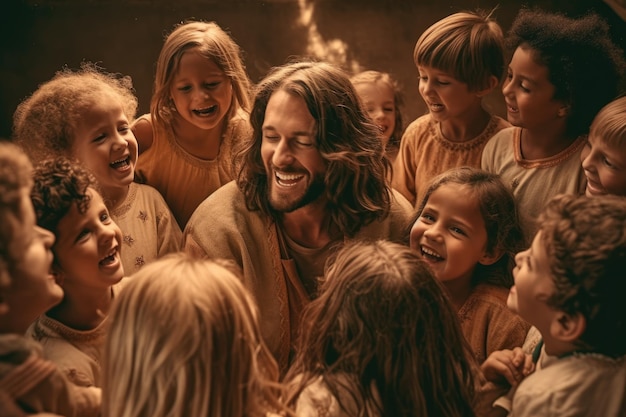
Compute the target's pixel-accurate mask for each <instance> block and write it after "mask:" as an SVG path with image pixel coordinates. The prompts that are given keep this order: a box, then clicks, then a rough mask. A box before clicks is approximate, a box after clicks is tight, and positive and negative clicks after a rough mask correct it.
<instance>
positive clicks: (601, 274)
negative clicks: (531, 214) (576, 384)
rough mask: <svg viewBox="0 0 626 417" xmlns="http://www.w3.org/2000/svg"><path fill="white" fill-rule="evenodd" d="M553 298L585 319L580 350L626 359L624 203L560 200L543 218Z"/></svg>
mask: <svg viewBox="0 0 626 417" xmlns="http://www.w3.org/2000/svg"><path fill="white" fill-rule="evenodd" d="M539 224H540V227H539V232H540V233H541V238H542V239H543V242H544V243H545V245H546V250H547V254H548V259H549V262H550V269H551V272H552V278H553V281H554V284H555V292H554V294H553V295H552V296H551V297H550V298H548V300H547V302H548V304H549V305H551V306H552V307H553V308H555V309H558V310H561V311H564V312H565V313H567V314H569V315H576V314H582V315H583V316H584V318H585V319H586V327H585V330H584V332H583V334H582V335H581V337H580V338H579V340H578V344H579V347H580V349H581V350H584V351H591V352H595V353H600V354H604V355H607V356H611V357H620V356H623V355H625V354H626V321H625V318H626V303H625V302H624V294H626V279H624V277H625V276H624V271H625V270H626V269H625V267H626V198H624V197H616V196H601V197H596V198H589V197H585V196H580V197H577V196H573V195H560V196H557V197H555V198H554V199H553V200H551V201H550V202H549V203H548V205H547V206H546V208H545V210H544V211H543V213H542V214H541V215H540V217H539Z"/></svg>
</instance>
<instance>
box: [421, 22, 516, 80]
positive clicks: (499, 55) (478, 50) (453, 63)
mask: <svg viewBox="0 0 626 417" xmlns="http://www.w3.org/2000/svg"><path fill="white" fill-rule="evenodd" d="M492 13H493V11H492V12H491V13H488V14H487V13H485V12H484V11H480V10H479V11H476V12H459V13H454V14H452V15H450V16H448V17H445V18H443V19H441V20H439V21H438V22H436V23H435V24H433V25H432V26H430V27H429V28H428V29H426V30H425V31H424V33H422V35H421V36H420V37H419V39H418V40H417V43H416V44H415V50H414V51H413V59H414V61H415V64H416V65H417V66H428V67H432V68H436V69H438V70H441V71H445V72H447V73H449V74H451V75H453V76H454V78H456V79H457V80H459V81H461V82H463V83H465V84H467V85H468V87H469V89H470V90H471V91H479V90H484V89H486V88H489V86H490V82H489V79H490V77H492V76H494V77H496V78H497V79H498V80H502V77H503V75H504V69H505V68H506V61H505V58H504V55H505V52H504V51H505V49H504V34H503V32H502V28H501V27H500V25H498V23H497V22H496V21H494V20H493V19H492V18H491V15H492Z"/></svg>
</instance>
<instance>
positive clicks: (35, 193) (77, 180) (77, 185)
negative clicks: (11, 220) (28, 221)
mask: <svg viewBox="0 0 626 417" xmlns="http://www.w3.org/2000/svg"><path fill="white" fill-rule="evenodd" d="M33 180H34V186H33V190H32V192H31V200H32V202H33V206H34V207H35V213H36V215H37V224H38V225H39V226H41V227H43V228H44V229H47V230H49V231H51V232H52V233H54V234H55V236H56V234H57V226H58V224H59V221H60V220H61V219H62V218H63V217H65V215H66V214H67V213H68V212H69V211H70V209H71V208H72V206H73V205H74V204H76V206H77V208H78V211H79V212H80V213H85V211H86V210H87V209H88V208H89V201H90V200H91V198H90V197H89V195H88V194H87V189H88V188H92V189H95V190H98V188H99V187H98V185H97V183H96V180H95V178H94V177H93V176H92V175H91V173H89V171H87V170H86V169H84V168H83V167H82V166H81V165H80V164H79V163H78V162H76V161H72V160H70V159H68V158H66V157H64V156H59V157H56V158H51V159H46V160H44V161H42V162H40V163H39V164H38V165H36V166H35V169H34V171H33Z"/></svg>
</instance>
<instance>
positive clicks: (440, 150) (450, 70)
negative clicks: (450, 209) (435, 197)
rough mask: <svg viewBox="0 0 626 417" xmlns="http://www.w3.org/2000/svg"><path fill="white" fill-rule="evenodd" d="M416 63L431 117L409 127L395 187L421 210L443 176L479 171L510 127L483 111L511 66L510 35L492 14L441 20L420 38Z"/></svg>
mask: <svg viewBox="0 0 626 417" xmlns="http://www.w3.org/2000/svg"><path fill="white" fill-rule="evenodd" d="M413 58H414V60H415V64H416V65H417V69H418V71H419V77H420V81H419V91H420V94H421V96H422V98H423V99H424V101H425V102H426V105H427V107H428V109H429V113H428V114H427V115H424V116H422V117H419V118H418V119H417V120H415V121H414V122H412V123H411V124H410V125H409V126H408V127H407V128H406V131H405V132H404V136H403V137H402V141H401V143H400V151H399V153H398V157H397V159H396V161H395V164H394V167H393V172H394V174H393V182H392V185H393V186H394V188H396V189H397V190H398V191H400V192H401V193H402V194H404V196H405V197H406V198H407V199H408V200H409V201H410V202H411V203H412V204H413V205H414V206H417V205H419V203H420V202H421V201H422V198H423V196H424V193H425V191H426V187H427V186H428V183H429V181H430V180H431V179H432V178H433V177H435V176H436V175H437V174H440V173H442V172H444V171H446V170H448V169H449V168H454V167H457V166H463V165H468V166H473V167H479V166H480V157H481V154H482V150H483V148H484V147H485V144H486V143H487V141H488V140H489V139H491V137H492V136H493V135H495V134H496V133H497V132H499V131H500V130H502V129H504V128H505V127H508V126H509V124H508V123H507V122H506V121H505V120H503V119H501V118H500V117H497V116H494V115H491V114H489V112H487V111H486V110H485V109H484V108H483V106H482V100H483V97H485V96H486V95H487V94H489V93H490V92H491V91H492V90H493V89H494V88H495V87H496V86H497V85H498V84H499V83H500V80H501V79H502V75H503V73H504V67H505V61H504V36H503V34H502V30H501V28H500V26H499V25H498V24H497V23H496V22H495V21H494V20H492V19H491V15H486V14H484V13H482V12H477V13H465V12H463V13H455V14H453V15H450V16H448V17H446V18H444V19H442V20H440V21H438V22H437V23H435V24H434V25H432V26H431V27H430V28H428V29H427V30H426V31H425V32H424V33H423V34H422V36H420V38H419V39H418V41H417V44H416V45H415V51H414V53H413ZM459 63H463V65H459Z"/></svg>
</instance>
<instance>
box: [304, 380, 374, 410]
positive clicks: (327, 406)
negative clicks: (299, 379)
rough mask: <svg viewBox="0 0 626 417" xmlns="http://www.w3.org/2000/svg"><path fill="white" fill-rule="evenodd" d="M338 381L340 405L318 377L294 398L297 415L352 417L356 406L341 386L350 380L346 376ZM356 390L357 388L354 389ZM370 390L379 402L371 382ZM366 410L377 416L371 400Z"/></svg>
mask: <svg viewBox="0 0 626 417" xmlns="http://www.w3.org/2000/svg"><path fill="white" fill-rule="evenodd" d="M338 378H340V380H341V381H340V383H339V384H337V386H338V390H339V395H340V396H341V405H343V408H342V407H341V405H339V401H337V398H336V397H335V396H334V395H333V394H332V392H331V391H330V389H329V388H328V385H326V383H325V382H324V380H323V378H322V377H319V378H318V379H316V380H315V381H313V382H312V383H311V384H309V385H307V386H306V387H305V388H304V389H303V390H302V392H301V393H300V395H299V396H298V399H297V400H296V406H295V412H296V415H297V416H298V417H354V416H356V415H357V410H358V406H359V405H360V404H357V403H356V402H355V399H354V398H353V396H352V394H351V393H349V392H348V390H347V389H345V388H344V387H343V386H345V385H346V384H350V381H349V380H348V378H346V377H343V378H342V377H341V376H339V377H338ZM355 391H356V392H358V390H356V389H355ZM372 392H373V393H374V395H375V396H376V397H377V398H376V401H379V402H380V398H378V396H377V393H378V391H377V390H376V386H375V385H373V384H372ZM366 408H367V410H368V414H367V415H368V416H370V417H376V416H379V415H380V413H379V412H378V408H377V407H376V405H375V404H374V403H373V402H372V404H366Z"/></svg>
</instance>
